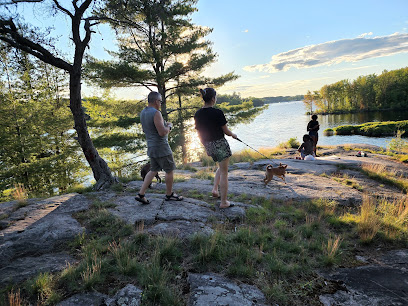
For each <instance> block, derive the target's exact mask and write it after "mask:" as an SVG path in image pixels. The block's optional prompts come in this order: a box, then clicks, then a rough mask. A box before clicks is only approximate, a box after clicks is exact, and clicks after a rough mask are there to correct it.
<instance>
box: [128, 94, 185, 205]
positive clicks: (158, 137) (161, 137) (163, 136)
mask: <svg viewBox="0 0 408 306" xmlns="http://www.w3.org/2000/svg"><path fill="white" fill-rule="evenodd" d="M147 102H148V105H147V107H146V108H145V109H143V110H142V112H141V113H140V122H141V123H142V128H143V132H144V133H145V135H146V140H147V155H148V156H149V157H150V164H151V168H150V171H149V172H148V173H147V174H146V177H145V179H144V182H143V185H142V187H141V188H140V191H139V193H138V194H137V196H136V197H135V199H136V200H137V201H139V202H141V203H142V204H149V203H150V202H149V200H148V199H146V198H145V192H146V190H147V188H148V187H149V185H150V184H151V182H152V180H153V178H154V177H155V176H156V174H157V173H158V172H159V171H160V170H163V171H165V172H166V197H165V200H167V201H170V200H174V201H181V200H183V197H182V196H179V195H177V194H175V193H174V192H173V173H174V169H176V165H175V163H174V160H173V152H171V149H170V146H169V142H168V139H167V135H168V134H169V133H170V131H171V128H172V124H171V123H170V122H167V123H165V122H164V120H163V116H162V114H161V112H160V111H159V109H160V105H161V102H162V96H161V94H160V93H158V92H155V91H152V92H150V93H149V95H148V96H147Z"/></svg>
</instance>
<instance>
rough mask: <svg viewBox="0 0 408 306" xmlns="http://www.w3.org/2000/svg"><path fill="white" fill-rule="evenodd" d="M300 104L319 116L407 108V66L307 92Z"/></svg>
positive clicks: (342, 81)
mask: <svg viewBox="0 0 408 306" xmlns="http://www.w3.org/2000/svg"><path fill="white" fill-rule="evenodd" d="M303 101H304V103H305V105H306V108H307V109H308V111H309V113H320V114H328V113H331V114H333V113H347V112H359V111H375V110H399V109H406V108H407V107H408V67H405V68H401V69H397V70H392V71H386V70H385V71H383V73H381V74H380V75H378V76H377V75H376V74H370V75H366V76H359V77H358V78H357V79H355V80H354V81H349V80H341V81H338V82H336V83H333V84H329V85H324V86H323V87H322V88H321V89H320V90H318V91H314V92H311V91H308V92H307V94H306V95H305V96H304V100H303ZM313 106H315V107H316V109H314V110H313Z"/></svg>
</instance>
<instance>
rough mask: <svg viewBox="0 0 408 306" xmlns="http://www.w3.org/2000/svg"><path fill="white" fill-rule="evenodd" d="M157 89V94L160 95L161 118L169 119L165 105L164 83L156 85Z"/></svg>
mask: <svg viewBox="0 0 408 306" xmlns="http://www.w3.org/2000/svg"><path fill="white" fill-rule="evenodd" d="M157 90H158V91H159V94H161V96H162V104H161V112H162V116H163V119H164V120H165V121H167V120H168V119H169V116H168V115H167V105H166V86H165V85H164V84H162V85H158V86H157Z"/></svg>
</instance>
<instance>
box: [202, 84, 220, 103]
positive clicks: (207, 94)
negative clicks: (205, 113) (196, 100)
mask: <svg viewBox="0 0 408 306" xmlns="http://www.w3.org/2000/svg"><path fill="white" fill-rule="evenodd" d="M200 92H201V95H202V96H203V100H204V102H205V103H208V102H210V101H211V99H212V98H214V97H215V96H216V95H217V92H216V91H215V89H214V88H211V87H207V88H206V89H200Z"/></svg>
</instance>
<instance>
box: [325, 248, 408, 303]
mask: <svg viewBox="0 0 408 306" xmlns="http://www.w3.org/2000/svg"><path fill="white" fill-rule="evenodd" d="M363 260H364V261H365V262H370V261H372V262H371V263H369V264H367V265H363V266H360V267H356V268H343V269H337V270H335V271H333V272H322V273H321V274H322V276H323V277H324V278H325V279H327V280H330V281H335V282H339V283H341V285H343V286H344V289H345V290H339V291H337V292H335V293H334V294H326V295H322V296H320V301H321V302H322V303H323V305H326V306H334V305H350V306H352V305H353V306H354V305H355V306H357V305H367V306H369V305H375V306H377V305H378V306H382V305H395V306H397V305H401V306H402V305H408V249H404V250H394V251H391V252H388V253H386V254H385V255H384V256H382V257H381V258H379V259H371V260H370V259H363Z"/></svg>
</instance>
